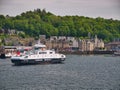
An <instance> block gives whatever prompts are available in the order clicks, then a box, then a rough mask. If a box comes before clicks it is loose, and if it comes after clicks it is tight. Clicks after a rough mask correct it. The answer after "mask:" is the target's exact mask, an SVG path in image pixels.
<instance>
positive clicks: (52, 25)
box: [0, 9, 120, 41]
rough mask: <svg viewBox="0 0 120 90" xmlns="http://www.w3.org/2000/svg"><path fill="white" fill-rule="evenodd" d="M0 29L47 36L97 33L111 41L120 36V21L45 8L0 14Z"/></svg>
mask: <svg viewBox="0 0 120 90" xmlns="http://www.w3.org/2000/svg"><path fill="white" fill-rule="evenodd" d="M0 29H16V30H18V31H24V32H25V34H26V35H29V36H33V37H36V36H39V35H40V34H45V35H46V36H47V37H49V36H53V35H58V36H75V37H83V38H84V37H87V36H88V33H90V34H91V36H94V35H95V34H97V36H98V37H99V38H102V39H103V40H106V41H110V40H112V39H113V38H120V21H119V20H113V19H104V18H100V17H98V18H89V17H84V16H56V15H54V14H52V13H50V12H46V10H45V9H43V10H40V9H36V10H34V11H27V12H25V13H22V14H21V15H18V16H15V17H10V16H3V15H0Z"/></svg>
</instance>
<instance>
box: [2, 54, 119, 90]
mask: <svg viewBox="0 0 120 90" xmlns="http://www.w3.org/2000/svg"><path fill="white" fill-rule="evenodd" d="M0 90H120V60H119V57H109V56H107V57H106V56H102V55H101V56H79V55H67V59H66V61H65V62H64V63H63V64H40V65H23V66H14V65H13V64H12V63H11V62H10V59H0Z"/></svg>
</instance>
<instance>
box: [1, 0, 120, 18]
mask: <svg viewBox="0 0 120 90" xmlns="http://www.w3.org/2000/svg"><path fill="white" fill-rule="evenodd" d="M37 8H39V9H46V11H49V12H51V13H53V14H55V15H60V16H64V15H79V16H87V17H93V18H96V17H103V18H107V19H110V18H113V19H119V20H120V0H0V14H3V15H9V16H16V15H20V14H21V13H22V12H25V11H30V10H32V11H33V10H34V9H37Z"/></svg>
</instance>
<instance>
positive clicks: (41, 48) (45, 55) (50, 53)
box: [11, 44, 66, 65]
mask: <svg viewBox="0 0 120 90" xmlns="http://www.w3.org/2000/svg"><path fill="white" fill-rule="evenodd" d="M65 59H66V56H65V55H64V54H59V53H56V52H55V51H54V50H47V49H46V45H43V44H36V45H34V47H33V49H32V50H30V51H27V52H26V53H24V54H22V55H16V56H12V57H11V62H12V63H14V64H15V65H21V64H39V63H62V62H63V61H64V60H65Z"/></svg>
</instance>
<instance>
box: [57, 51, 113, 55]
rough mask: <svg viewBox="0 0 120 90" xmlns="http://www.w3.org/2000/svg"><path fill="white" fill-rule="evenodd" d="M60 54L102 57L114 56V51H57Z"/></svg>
mask: <svg viewBox="0 0 120 90" xmlns="http://www.w3.org/2000/svg"><path fill="white" fill-rule="evenodd" d="M59 53H62V54H76V55H103V54H110V55H112V54H114V51H59Z"/></svg>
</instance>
